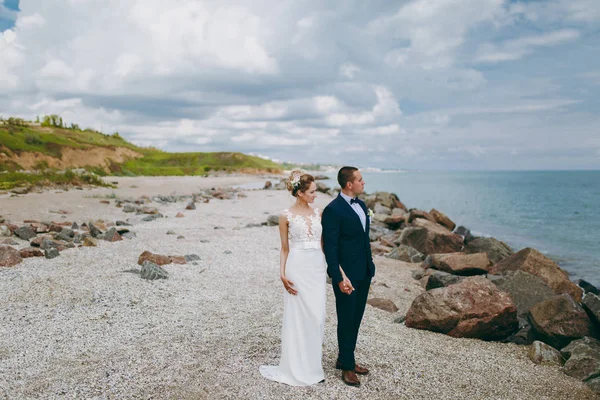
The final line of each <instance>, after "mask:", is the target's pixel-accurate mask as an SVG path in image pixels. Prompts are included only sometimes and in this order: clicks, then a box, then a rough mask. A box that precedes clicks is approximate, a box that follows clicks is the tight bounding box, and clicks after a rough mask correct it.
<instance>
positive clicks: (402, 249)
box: [385, 244, 425, 263]
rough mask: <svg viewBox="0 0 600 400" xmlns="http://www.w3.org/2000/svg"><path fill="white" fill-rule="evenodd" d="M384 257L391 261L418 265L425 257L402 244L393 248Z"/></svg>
mask: <svg viewBox="0 0 600 400" xmlns="http://www.w3.org/2000/svg"><path fill="white" fill-rule="evenodd" d="M385 256H386V257H387V258H391V259H393V260H400V261H404V262H410V263H420V262H422V261H423V260H424V259H425V256H424V255H423V254H422V253H420V252H419V251H418V250H416V249H413V248H412V247H410V246H406V245H404V244H401V245H400V246H398V247H396V248H394V249H393V250H392V251H391V252H389V253H388V254H386V255H385Z"/></svg>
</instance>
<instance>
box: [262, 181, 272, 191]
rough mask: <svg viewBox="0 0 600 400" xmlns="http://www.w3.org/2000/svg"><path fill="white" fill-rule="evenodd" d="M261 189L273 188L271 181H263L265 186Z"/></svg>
mask: <svg viewBox="0 0 600 400" xmlns="http://www.w3.org/2000/svg"><path fill="white" fill-rule="evenodd" d="M263 189H264V190H270V189H273V182H271V181H266V182H265V186H263Z"/></svg>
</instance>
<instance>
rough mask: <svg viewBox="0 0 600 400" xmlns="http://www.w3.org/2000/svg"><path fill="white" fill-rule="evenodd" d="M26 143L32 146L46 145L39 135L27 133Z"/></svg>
mask: <svg viewBox="0 0 600 400" xmlns="http://www.w3.org/2000/svg"><path fill="white" fill-rule="evenodd" d="M25 143H27V144H30V145H32V146H36V145H41V144H44V142H43V141H42V139H41V138H40V136H39V135H38V134H37V133H26V134H25Z"/></svg>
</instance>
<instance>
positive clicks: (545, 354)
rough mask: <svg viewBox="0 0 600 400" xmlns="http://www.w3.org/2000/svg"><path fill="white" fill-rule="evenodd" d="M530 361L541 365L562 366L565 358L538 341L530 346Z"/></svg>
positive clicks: (552, 348)
mask: <svg viewBox="0 0 600 400" xmlns="http://www.w3.org/2000/svg"><path fill="white" fill-rule="evenodd" d="M528 355H529V359H530V360H531V361H533V362H534V363H536V364H540V365H554V366H558V367H560V366H562V364H563V358H562V355H561V354H560V351H558V350H556V349H555V348H554V347H552V346H548V345H547V344H546V343H544V342H540V341H539V340H536V341H535V342H533V343H532V344H531V346H529V351H528Z"/></svg>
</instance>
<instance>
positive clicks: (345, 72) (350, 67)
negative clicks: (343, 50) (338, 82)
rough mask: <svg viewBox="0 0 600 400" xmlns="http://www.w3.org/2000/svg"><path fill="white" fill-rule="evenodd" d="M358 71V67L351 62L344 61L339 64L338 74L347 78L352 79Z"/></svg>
mask: <svg viewBox="0 0 600 400" xmlns="http://www.w3.org/2000/svg"><path fill="white" fill-rule="evenodd" d="M358 72H360V68H358V67H357V66H356V65H354V64H352V63H344V64H342V65H341V66H340V75H341V76H343V77H346V78H348V79H354V76H355V75H356V74H357V73H358Z"/></svg>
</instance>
